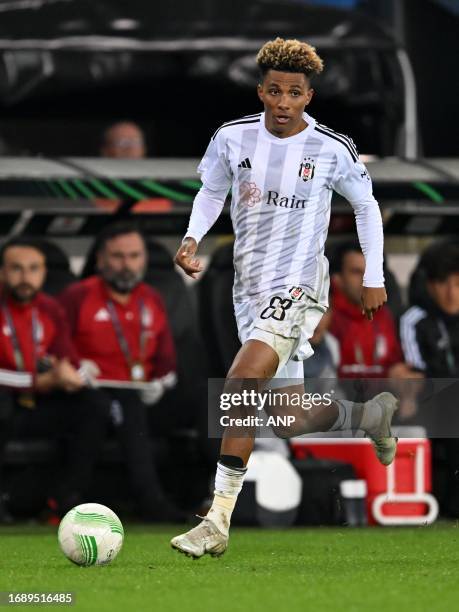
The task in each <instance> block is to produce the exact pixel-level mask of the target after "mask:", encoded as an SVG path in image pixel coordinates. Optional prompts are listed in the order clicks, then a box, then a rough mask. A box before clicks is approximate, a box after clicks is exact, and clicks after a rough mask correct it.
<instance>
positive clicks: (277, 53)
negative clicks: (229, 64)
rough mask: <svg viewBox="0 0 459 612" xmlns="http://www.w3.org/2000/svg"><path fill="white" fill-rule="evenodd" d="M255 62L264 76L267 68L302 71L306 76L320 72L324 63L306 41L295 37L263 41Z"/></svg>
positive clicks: (282, 70) (309, 76)
mask: <svg viewBox="0 0 459 612" xmlns="http://www.w3.org/2000/svg"><path fill="white" fill-rule="evenodd" d="M257 64H258V67H259V68H260V72H261V74H262V75H263V76H264V75H265V74H266V73H267V72H268V70H279V71H280V72H302V73H303V74H304V75H306V76H307V77H308V78H311V77H312V76H314V75H317V74H320V73H321V72H322V70H323V67H324V63H323V61H322V60H321V58H320V57H319V56H318V55H317V53H316V50H315V48H314V47H311V45H308V43H305V42H301V41H299V40H296V39H290V40H284V39H283V38H279V37H278V38H276V39H275V40H269V41H268V42H267V43H265V44H264V45H263V46H262V48H261V49H260V51H259V52H258V55H257Z"/></svg>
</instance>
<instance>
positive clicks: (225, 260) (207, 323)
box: [199, 243, 241, 378]
mask: <svg viewBox="0 0 459 612" xmlns="http://www.w3.org/2000/svg"><path fill="white" fill-rule="evenodd" d="M233 280H234V267H233V243H231V244H226V245H225V246H222V247H221V248H219V249H218V250H217V251H216V252H215V253H214V255H213V257H212V259H211V262H210V264H209V267H208V269H207V271H206V273H205V274H204V276H203V278H202V280H201V282H200V283H199V322H200V329H201V334H202V337H203V339H204V342H205V345H206V349H207V353H208V355H209V376H212V377H218V378H223V377H225V376H226V373H227V372H228V370H229V368H230V366H231V363H232V362H233V359H234V356H235V355H236V353H237V351H238V350H239V347H240V346H241V345H240V342H239V339H238V335H237V326H236V320H235V317H234V309H233V298H232V288H233Z"/></svg>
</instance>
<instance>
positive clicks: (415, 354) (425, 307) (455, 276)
mask: <svg viewBox="0 0 459 612" xmlns="http://www.w3.org/2000/svg"><path fill="white" fill-rule="evenodd" d="M415 274H416V279H417V280H416V282H417V284H418V285H419V286H418V290H417V291H416V292H415V291H414V290H413V287H412V291H411V294H412V295H413V294H415V295H416V297H415V302H416V303H414V304H413V305H412V306H411V308H409V309H408V310H407V311H406V312H405V314H404V315H403V316H402V317H401V320H400V336H401V341H402V349H403V353H404V355H405V359H406V361H407V362H408V363H409V364H410V365H411V366H412V367H413V368H415V369H416V370H418V371H420V372H422V373H423V374H424V375H425V377H426V378H455V379H457V378H459V245H457V244H454V243H437V244H434V245H433V246H431V247H429V248H428V249H427V251H426V252H425V253H424V254H423V256H422V258H421V261H420V265H419V268H418V270H417V271H416V273H415ZM435 408H437V406H435ZM441 408H443V409H445V410H446V408H447V407H446V406H445V405H444V402H442V406H441ZM444 414H445V412H444ZM448 414H449V413H448ZM450 416H454V414H451V415H450ZM443 420H446V419H445V418H443ZM440 425H441V423H440ZM446 425H447V429H446ZM439 431H440V433H441V431H444V433H445V436H446V434H448V436H449V437H444V438H437V439H435V440H432V442H433V447H434V480H436V481H437V482H436V483H435V482H434V486H435V484H436V485H437V486H438V482H439V480H440V476H441V472H442V470H441V467H442V465H443V466H446V479H445V491H444V503H443V504H441V505H442V506H443V508H442V510H443V512H445V513H446V514H448V515H450V516H454V517H458V516H459V480H458V476H457V474H458V473H459V472H458V470H459V440H458V439H457V436H458V433H459V432H458V431H457V428H455V427H454V423H453V422H452V421H451V419H450V418H449V417H448V423H444V424H443V427H442V430H439ZM440 493H441V492H440ZM440 502H442V499H440Z"/></svg>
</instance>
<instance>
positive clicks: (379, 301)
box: [332, 150, 387, 320]
mask: <svg viewBox="0 0 459 612" xmlns="http://www.w3.org/2000/svg"><path fill="white" fill-rule="evenodd" d="M332 187H333V189H334V190H335V191H337V192H338V193H339V194H340V195H342V196H343V197H344V198H346V200H348V201H349V203H350V204H351V206H352V208H353V209H354V214H355V221H356V225H357V234H358V237H359V242H360V246H361V248H362V252H363V255H364V257H365V274H364V276H363V286H362V314H364V315H365V316H366V317H367V319H370V320H371V319H373V314H374V313H375V312H376V311H377V310H379V309H380V308H381V306H383V304H384V303H385V302H386V301H387V294H386V289H385V287H384V272H383V262H384V254H383V248H384V234H383V224H382V218H381V212H380V210H379V205H378V202H377V201H376V199H375V197H374V196H373V188H372V182H371V178H370V175H369V173H368V170H367V169H366V167H365V164H363V163H362V162H361V161H360V159H358V158H357V157H353V156H351V155H350V154H349V153H348V151H347V150H343V151H342V152H341V154H340V156H339V157H338V163H337V167H336V171H335V176H334V179H333V185H332Z"/></svg>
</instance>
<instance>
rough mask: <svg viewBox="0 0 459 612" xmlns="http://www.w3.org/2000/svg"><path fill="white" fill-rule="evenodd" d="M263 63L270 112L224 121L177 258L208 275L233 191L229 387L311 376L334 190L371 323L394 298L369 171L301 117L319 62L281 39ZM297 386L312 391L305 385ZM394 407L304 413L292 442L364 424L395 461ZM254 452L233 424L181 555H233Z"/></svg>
mask: <svg viewBox="0 0 459 612" xmlns="http://www.w3.org/2000/svg"><path fill="white" fill-rule="evenodd" d="M257 63H258V66H259V68H260V73H261V78H260V83H259V85H258V96H259V98H260V100H261V102H262V103H263V105H264V112H262V113H257V114H254V115H247V116H245V117H242V118H241V119H236V120H234V121H230V122H228V123H225V124H223V125H222V126H221V127H220V128H219V129H218V130H217V131H216V132H215V134H214V135H213V137H212V140H211V142H210V144H209V147H208V149H207V151H206V154H205V156H204V158H203V160H202V162H201V164H200V166H199V169H198V170H199V172H200V174H201V179H202V188H201V190H200V191H199V193H198V194H197V196H196V199H195V201H194V204H193V210H192V213H191V218H190V222H189V226H188V231H187V233H186V236H185V238H184V239H183V242H182V245H181V247H180V248H179V250H178V252H177V255H176V262H177V264H178V265H179V266H181V267H182V268H183V270H184V271H185V272H186V273H187V274H188V275H189V276H191V277H193V278H196V276H197V274H198V273H199V272H200V271H201V270H202V266H201V264H200V262H199V260H198V259H197V258H196V251H197V247H198V243H199V242H200V240H201V239H202V237H203V236H204V235H205V234H206V232H208V230H209V229H210V228H211V227H212V225H213V224H214V222H215V221H216V219H217V218H218V216H219V214H220V212H221V210H222V208H223V205H224V202H225V199H226V196H227V193H228V190H229V188H230V187H232V202H231V218H232V222H233V227H234V233H235V243H234V267H235V281H234V289H233V299H234V307H235V315H236V320H237V325H238V330H239V336H240V340H241V343H242V347H241V349H240V350H239V352H238V354H237V355H236V357H235V359H234V362H233V364H232V366H231V368H230V371H229V373H228V375H227V380H226V383H225V391H229V392H231V391H234V390H235V389H238V390H239V389H240V381H248V380H249V381H250V380H252V381H254V380H258V381H259V380H264V381H266V385H269V384H273V386H275V384H276V381H275V380H271V379H273V378H274V379H297V380H301V379H304V378H303V374H302V360H304V359H306V358H307V357H309V356H311V355H312V353H313V350H312V348H311V345H310V343H309V338H310V337H311V336H312V335H313V332H314V329H315V327H316V326H317V324H318V322H319V321H320V319H321V317H322V315H323V313H325V312H326V310H327V307H328V290H329V276H328V262H327V260H326V258H325V256H324V245H325V240H326V236H327V231H328V225H329V219H330V202H331V197H332V190H335V191H337V192H338V193H340V194H342V195H343V196H344V197H345V198H347V200H349V202H350V203H351V205H352V207H353V209H354V212H355V217H356V223H357V232H358V236H359V240H360V244H361V247H362V252H363V253H364V256H365V263H366V267H365V275H364V278H363V287H362V313H363V314H365V315H366V316H367V318H368V319H372V317H373V313H374V312H376V311H378V310H379V308H381V306H382V305H383V304H384V302H386V300H387V296H386V291H385V288H384V275H383V231H382V220H381V214H380V211H379V207H378V203H377V202H376V200H375V199H374V197H373V195H372V185H371V179H370V177H369V175H368V172H367V170H366V168H365V166H364V165H363V163H361V162H360V160H359V157H358V153H357V150H356V148H355V145H354V143H353V142H352V140H351V139H350V138H348V137H347V136H344V135H342V134H338V133H337V132H335V131H333V130H332V129H330V128H328V127H325V126H323V125H321V124H319V123H318V122H317V121H316V120H315V119H313V118H312V117H311V116H310V115H308V114H307V113H305V107H306V106H307V105H308V104H309V103H310V102H311V99H312V97H313V94H314V90H313V89H312V87H311V79H312V77H313V76H314V75H317V74H319V73H320V72H321V71H322V68H323V64H322V60H321V59H320V57H319V56H318V55H317V53H316V51H315V49H314V48H313V47H311V46H310V45H308V44H306V43H304V42H299V41H298V40H283V39H281V38H277V39H276V40H274V41H270V42H267V43H266V44H265V45H264V46H263V47H262V48H261V50H260V52H259V53H258V56H257ZM268 381H270V382H268ZM238 385H239V386H238ZM265 388H267V386H266V387H265ZM292 388H293V389H295V390H296V391H299V392H300V393H301V392H304V385H302V384H299V385H296V386H294V387H292ZM396 408H397V401H396V399H395V397H394V396H393V395H391V394H390V393H381V394H380V395H378V396H376V398H373V399H372V400H369V401H368V402H366V403H365V404H362V403H354V402H350V401H346V400H340V401H335V402H332V403H331V405H329V406H325V405H323V406H322V407H320V409H319V410H312V409H311V410H307V411H306V410H300V412H301V413H302V414H300V415H298V418H297V419H296V425H295V428H294V429H293V430H291V431H290V435H297V434H299V433H306V432H308V433H310V432H314V431H329V430H330V431H333V430H349V429H363V430H364V431H365V432H366V434H367V435H368V436H369V437H370V438H371V439H372V441H373V443H374V446H375V450H376V453H377V456H378V458H379V460H380V461H381V463H383V464H384V465H388V464H389V463H391V461H392V460H393V458H394V455H395V451H396V439H395V438H393V437H392V436H391V432H390V423H391V419H392V415H393V412H394V411H395V409H396ZM280 433H281V434H282V433H283V432H280ZM252 448H253V435H252V433H251V432H250V431H247V432H245V433H244V432H241V435H239V436H238V435H237V432H236V434H235V431H234V430H233V431H231V430H230V429H229V428H226V429H225V432H224V436H223V440H222V446H221V454H220V459H219V462H218V464H217V472H216V477H215V494H214V500H213V503H212V506H211V508H210V510H209V512H208V514H207V516H206V517H205V518H203V520H202V521H201V523H200V524H199V525H197V526H196V527H194V528H193V529H191V530H190V531H188V532H187V533H184V534H182V535H179V536H177V537H175V538H173V539H172V541H171V545H172V546H173V547H174V548H176V549H177V550H179V551H181V552H183V553H185V554H187V555H189V556H192V557H194V558H198V557H201V556H202V555H204V554H206V553H208V554H211V555H213V556H218V555H221V554H223V553H224V552H225V550H226V548H227V545H228V534H229V525H230V519H231V514H232V511H233V509H234V506H235V503H236V500H237V496H238V494H239V492H240V491H241V488H242V483H243V479H244V474H245V472H246V470H247V467H246V465H247V461H248V459H249V457H250V454H251V451H252Z"/></svg>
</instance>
